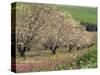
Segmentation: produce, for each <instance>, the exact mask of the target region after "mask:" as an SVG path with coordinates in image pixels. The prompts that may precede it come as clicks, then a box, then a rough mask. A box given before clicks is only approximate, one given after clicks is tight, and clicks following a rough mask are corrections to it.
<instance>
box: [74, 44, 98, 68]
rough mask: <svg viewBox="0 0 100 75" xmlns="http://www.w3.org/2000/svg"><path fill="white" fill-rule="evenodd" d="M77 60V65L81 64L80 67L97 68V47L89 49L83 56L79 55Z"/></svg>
mask: <svg viewBox="0 0 100 75" xmlns="http://www.w3.org/2000/svg"><path fill="white" fill-rule="evenodd" d="M76 62H77V65H79V66H80V68H96V67H97V48H96V47H95V46H93V47H91V48H90V49H89V51H88V52H87V53H86V54H85V55H83V56H82V57H79V58H78V60H77V61H76Z"/></svg>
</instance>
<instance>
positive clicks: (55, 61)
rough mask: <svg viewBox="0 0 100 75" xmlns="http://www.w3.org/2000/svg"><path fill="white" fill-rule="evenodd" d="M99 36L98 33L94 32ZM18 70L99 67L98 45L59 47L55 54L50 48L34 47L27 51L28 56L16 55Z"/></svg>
mask: <svg viewBox="0 0 100 75" xmlns="http://www.w3.org/2000/svg"><path fill="white" fill-rule="evenodd" d="M93 34H95V35H96V36H97V33H93ZM16 63H17V64H16V65H17V72H38V71H54V70H56V71H58V70H72V69H82V68H83V69H87V68H96V67H97V47H96V45H93V46H92V47H90V48H85V49H83V50H76V49H73V50H72V52H69V51H68V48H58V49H57V52H56V54H55V55H53V54H52V52H51V50H50V49H47V50H45V49H38V48H35V47H33V48H32V49H31V50H30V51H29V52H27V53H26V58H23V57H20V55H19V53H18V52H17V56H16Z"/></svg>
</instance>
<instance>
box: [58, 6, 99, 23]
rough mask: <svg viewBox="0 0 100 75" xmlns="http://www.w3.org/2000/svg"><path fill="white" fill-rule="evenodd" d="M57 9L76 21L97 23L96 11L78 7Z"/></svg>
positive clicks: (60, 7)
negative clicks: (68, 14)
mask: <svg viewBox="0 0 100 75" xmlns="http://www.w3.org/2000/svg"><path fill="white" fill-rule="evenodd" d="M58 9H59V10H60V11H62V12H64V13H65V14H67V13H70V14H71V15H72V16H73V17H74V18H75V19H76V20H78V21H84V22H88V23H93V24H96V23H97V9H96V8H90V7H79V6H65V5H61V6H58Z"/></svg>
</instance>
